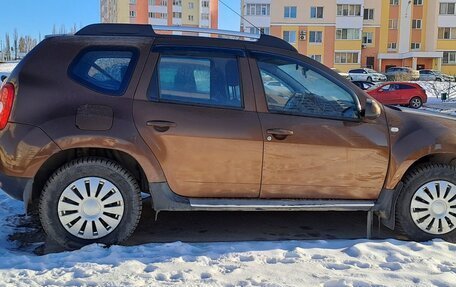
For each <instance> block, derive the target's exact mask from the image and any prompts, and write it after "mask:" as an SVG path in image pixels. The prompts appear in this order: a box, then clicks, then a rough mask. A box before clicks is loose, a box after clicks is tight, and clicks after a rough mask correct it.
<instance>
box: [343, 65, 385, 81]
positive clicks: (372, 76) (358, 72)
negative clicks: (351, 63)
mask: <svg viewBox="0 0 456 287" xmlns="http://www.w3.org/2000/svg"><path fill="white" fill-rule="evenodd" d="M348 75H349V76H350V79H351V80H352V81H367V82H384V81H386V76H385V75H383V74H382V73H379V72H377V71H375V70H372V69H368V68H361V69H353V70H350V71H349V72H348Z"/></svg>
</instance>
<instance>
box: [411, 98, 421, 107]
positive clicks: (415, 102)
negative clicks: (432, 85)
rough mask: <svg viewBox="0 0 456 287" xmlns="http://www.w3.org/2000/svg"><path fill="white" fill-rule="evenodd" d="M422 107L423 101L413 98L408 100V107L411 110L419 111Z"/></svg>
mask: <svg viewBox="0 0 456 287" xmlns="http://www.w3.org/2000/svg"><path fill="white" fill-rule="evenodd" d="M422 105H423V101H422V100H421V98H420V97H413V98H412V99H411V100H410V103H409V107H410V108H412V109H419V108H421V106H422Z"/></svg>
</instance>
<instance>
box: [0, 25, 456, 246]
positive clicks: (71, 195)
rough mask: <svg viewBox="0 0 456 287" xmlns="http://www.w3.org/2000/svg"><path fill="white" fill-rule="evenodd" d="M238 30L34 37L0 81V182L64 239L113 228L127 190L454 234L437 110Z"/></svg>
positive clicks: (455, 153)
mask: <svg viewBox="0 0 456 287" xmlns="http://www.w3.org/2000/svg"><path fill="white" fill-rule="evenodd" d="M179 29H180V30H181V31H182V30H184V31H187V30H185V29H189V30H188V31H190V29H192V30H191V31H194V30H195V28H192V27H190V28H185V27H180V28H179ZM205 33H206V30H205ZM213 33H223V34H224V35H225V34H228V33H227V32H225V31H218V32H213ZM233 35H239V32H237V33H235V34H233ZM242 35H246V36H248V37H258V39H257V41H243V40H235V39H222V38H218V37H206V38H204V37H192V36H178V35H160V34H157V33H156V32H155V31H154V30H153V29H152V27H151V26H149V25H132V24H128V25H124V24H96V25H90V26H87V27H85V28H83V29H81V30H80V31H78V32H77V33H75V35H66V36H54V37H48V38H46V39H45V40H43V41H42V42H41V43H40V44H38V46H37V47H35V48H34V50H33V51H32V52H31V53H30V54H29V55H28V56H27V57H26V58H25V59H24V60H23V61H22V62H21V63H20V64H19V65H18V66H17V67H16V68H15V69H14V71H13V73H12V74H11V76H10V77H9V78H8V82H7V83H6V84H5V85H4V86H3V88H2V90H1V97H0V100H1V104H2V109H1V110H0V147H1V148H0V182H1V188H2V189H3V190H4V191H6V192H7V193H8V194H9V195H10V196H12V197H13V198H16V199H18V200H23V201H24V205H25V207H26V211H27V213H28V214H32V215H33V214H35V213H37V214H38V215H39V217H40V220H41V223H42V226H43V228H44V231H45V232H46V234H47V235H48V237H49V238H51V239H53V240H55V241H56V242H58V243H59V244H61V245H62V246H65V247H66V248H69V249H72V248H78V247H81V246H84V245H86V244H90V243H94V242H99V243H103V244H115V243H119V242H121V241H123V240H125V239H127V238H128V237H129V236H130V235H131V234H132V233H133V232H134V230H135V228H136V226H137V224H138V221H139V219H140V217H141V210H142V196H141V193H148V194H150V195H151V197H150V199H151V201H152V207H153V209H154V210H155V211H156V212H160V211H197V210H206V211H220V210H225V211H233V210H238V211H239V210H242V211H258V210H264V211H281V210H282V211H283V210H286V211H309V210H319V211H331V210H333V211H354V210H357V211H361V210H363V211H369V212H370V214H371V213H373V212H375V213H376V214H377V215H378V216H379V217H380V218H381V219H382V222H383V224H384V225H386V226H387V227H389V228H391V229H396V230H398V231H400V232H401V233H404V234H405V235H406V236H408V238H411V239H414V240H427V239H430V238H443V239H446V240H450V241H455V240H456V215H455V212H456V210H455V206H454V205H455V198H456V167H455V165H454V164H452V163H453V161H454V159H455V158H456V149H455V146H456V121H454V119H453V118H449V117H445V116H433V115H431V114H427V113H424V112H418V111H414V110H413V111H412V110H411V109H400V108H390V107H387V106H383V105H381V104H380V103H379V102H378V101H377V100H375V99H373V98H371V97H370V96H368V95H367V94H366V93H365V92H363V91H362V90H360V89H358V88H355V86H354V85H353V84H352V83H351V82H350V81H348V80H346V79H344V78H343V77H341V76H340V75H338V74H337V73H335V72H333V71H331V69H329V68H327V67H325V66H324V65H322V64H319V63H318V62H316V61H314V60H312V59H310V58H308V57H305V56H303V55H301V54H299V53H298V51H297V50H296V49H295V48H294V47H293V46H291V45H290V44H288V43H287V42H285V41H283V40H281V39H278V38H275V37H272V36H269V35H261V36H259V35H258V36H255V35H253V34H242ZM63 47H65V49H63ZM43 63H46V73H43ZM271 81H276V82H279V83H281V86H282V85H283V86H284V87H286V88H287V92H285V91H284V92H282V93H280V94H278V93H275V94H274V96H279V95H280V97H282V98H283V100H281V101H277V100H271V98H272V97H270V96H269V90H268V89H265V88H264V87H265V85H266V84H267V83H269V85H270V82H271ZM394 84H395V83H391V84H389V85H390V86H391V85H394ZM19 87H20V88H19ZM410 87H415V86H414V85H410ZM410 90H413V91H417V92H418V91H419V90H418V89H410ZM379 93H383V94H387V93H389V92H388V91H386V90H385V91H382V92H379ZM416 95H418V97H419V96H423V97H424V95H421V93H420V94H418V93H417V94H416ZM376 97H377V98H379V99H380V100H382V96H376ZM37 99H39V100H37ZM420 99H421V98H420ZM424 101H425V98H423V99H422V100H421V102H424ZM370 218H371V217H370ZM146 220H154V218H151V219H146Z"/></svg>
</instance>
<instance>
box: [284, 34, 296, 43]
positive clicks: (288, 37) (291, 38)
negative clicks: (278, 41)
mask: <svg viewBox="0 0 456 287" xmlns="http://www.w3.org/2000/svg"><path fill="white" fill-rule="evenodd" d="M283 39H284V40H285V41H287V42H288V43H290V44H296V31H283Z"/></svg>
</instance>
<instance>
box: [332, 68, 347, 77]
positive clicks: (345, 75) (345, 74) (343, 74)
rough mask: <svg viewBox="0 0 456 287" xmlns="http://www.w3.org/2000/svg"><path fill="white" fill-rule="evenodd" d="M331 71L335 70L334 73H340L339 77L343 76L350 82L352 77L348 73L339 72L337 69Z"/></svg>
mask: <svg viewBox="0 0 456 287" xmlns="http://www.w3.org/2000/svg"><path fill="white" fill-rule="evenodd" d="M331 70H333V71H334V72H336V73H338V74H339V75H341V76H342V77H344V78H345V79H348V80H350V75H349V74H348V73H345V72H342V71H341V70H339V69H337V68H331Z"/></svg>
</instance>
